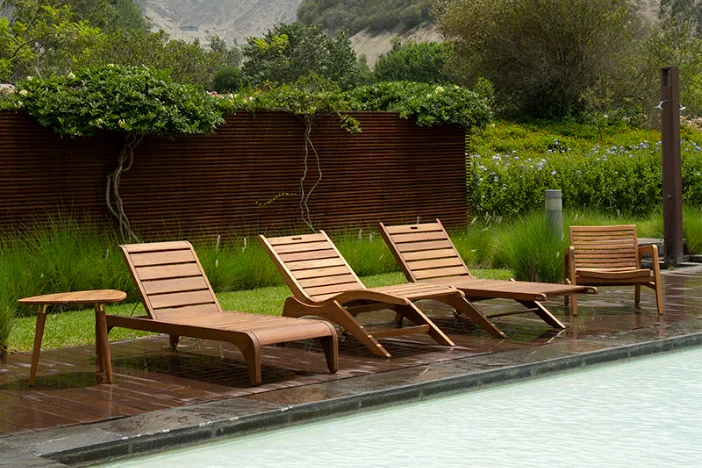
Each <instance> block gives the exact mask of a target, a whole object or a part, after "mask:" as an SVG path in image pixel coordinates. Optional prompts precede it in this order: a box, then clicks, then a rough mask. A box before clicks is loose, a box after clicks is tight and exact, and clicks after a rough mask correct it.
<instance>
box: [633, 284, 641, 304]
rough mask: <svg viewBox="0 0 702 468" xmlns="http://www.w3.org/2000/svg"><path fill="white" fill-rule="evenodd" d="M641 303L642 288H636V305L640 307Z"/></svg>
mask: <svg viewBox="0 0 702 468" xmlns="http://www.w3.org/2000/svg"><path fill="white" fill-rule="evenodd" d="M640 302H641V286H638V285H637V286H634V304H636V305H639V303H640Z"/></svg>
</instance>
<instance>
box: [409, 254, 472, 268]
mask: <svg viewBox="0 0 702 468" xmlns="http://www.w3.org/2000/svg"><path fill="white" fill-rule="evenodd" d="M407 263H409V264H410V266H411V267H412V269H413V270H432V269H441V268H444V267H460V266H461V265H463V262H462V261H461V259H459V258H456V257H449V258H439V259H432V260H419V261H415V262H407Z"/></svg>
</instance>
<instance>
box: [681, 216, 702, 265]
mask: <svg viewBox="0 0 702 468" xmlns="http://www.w3.org/2000/svg"><path fill="white" fill-rule="evenodd" d="M683 234H684V236H685V242H686V245H687V253H689V254H691V255H702V207H692V206H685V207H683Z"/></svg>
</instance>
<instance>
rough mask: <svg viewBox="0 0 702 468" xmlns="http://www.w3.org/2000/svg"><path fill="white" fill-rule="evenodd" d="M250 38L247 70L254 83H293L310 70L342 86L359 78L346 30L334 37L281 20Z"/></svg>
mask: <svg viewBox="0 0 702 468" xmlns="http://www.w3.org/2000/svg"><path fill="white" fill-rule="evenodd" d="M247 42H248V45H247V46H246V47H245V48H244V57H245V61H244V67H243V72H244V76H245V77H246V79H247V80H248V81H249V82H250V83H251V84H252V85H254V86H261V85H264V84H267V83H271V84H284V83H292V82H294V81H296V80H298V79H299V78H300V77H303V76H305V75H309V74H310V73H315V74H316V75H319V76H321V77H323V78H325V79H329V80H332V81H335V82H337V83H339V85H340V86H341V87H342V88H350V87H352V86H354V85H355V84H356V83H357V82H358V80H359V76H360V73H361V69H360V66H359V64H358V61H357V60H356V53H355V52H354V50H353V49H352V48H351V42H350V41H349V39H348V38H347V37H346V35H345V34H343V33H338V34H337V35H335V36H331V37H330V36H327V35H326V34H325V33H324V31H323V30H322V29H321V28H320V27H317V26H305V25H303V24H302V23H292V24H280V25H278V26H276V27H274V28H272V29H270V30H269V31H268V32H266V33H265V34H264V36H263V37H251V38H249V39H248V40H247Z"/></svg>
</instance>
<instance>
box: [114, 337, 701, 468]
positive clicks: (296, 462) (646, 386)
mask: <svg viewBox="0 0 702 468" xmlns="http://www.w3.org/2000/svg"><path fill="white" fill-rule="evenodd" d="M546 465H550V466H556V467H627V468H632V467H635V468H642V467H677V466H681V467H683V466H684V467H702V350H693V351H686V352H678V353H673V354H667V355H664V356H658V357H653V358H646V359H640V360H636V361H627V362H626V363H620V364H612V365H608V366H602V367H598V368H594V369H588V370H582V371H577V372H571V373H567V374H560V375H557V376H552V377H546V378H541V379H538V380H531V381H528V382H523V383H516V384H512V385H507V386H501V387H495V388H491V389H486V390H481V391H476V392H470V393H466V394H462V395H457V396H451V397H445V398H440V399H436V400H430V401H426V402H421V403H416V404H409V405H403V406H395V407H392V408H387V409H383V410H378V411H373V412H368V413H362V414H358V415H354V416H347V417H343V418H338V419H333V420H327V421H322V422H317V423H311V424H306V425H300V426H296V427H292V428H286V429H281V430H276V431H272V432H266V433H263V434H256V435H251V436H246V437H240V438H236V439H232V440H228V441H222V442H218V443H213V444H209V445H205V446H201V447H196V448H187V449H183V450H177V451H173V452H168V453H163V454H157V455H153V456H148V457H141V458H138V459H133V460H128V461H124V462H119V463H115V464H113V465H110V466H114V467H131V466H139V467H163V466H168V467H169V468H177V467H187V468H192V467H197V468H205V467H237V468H241V467H258V468H265V467H276V468H282V467H304V468H311V467H315V466H340V467H395V466H397V467H433V466H442V467H458V466H461V467H462V466H471V467H473V466H475V467H491V468H494V467H543V466H546Z"/></svg>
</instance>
